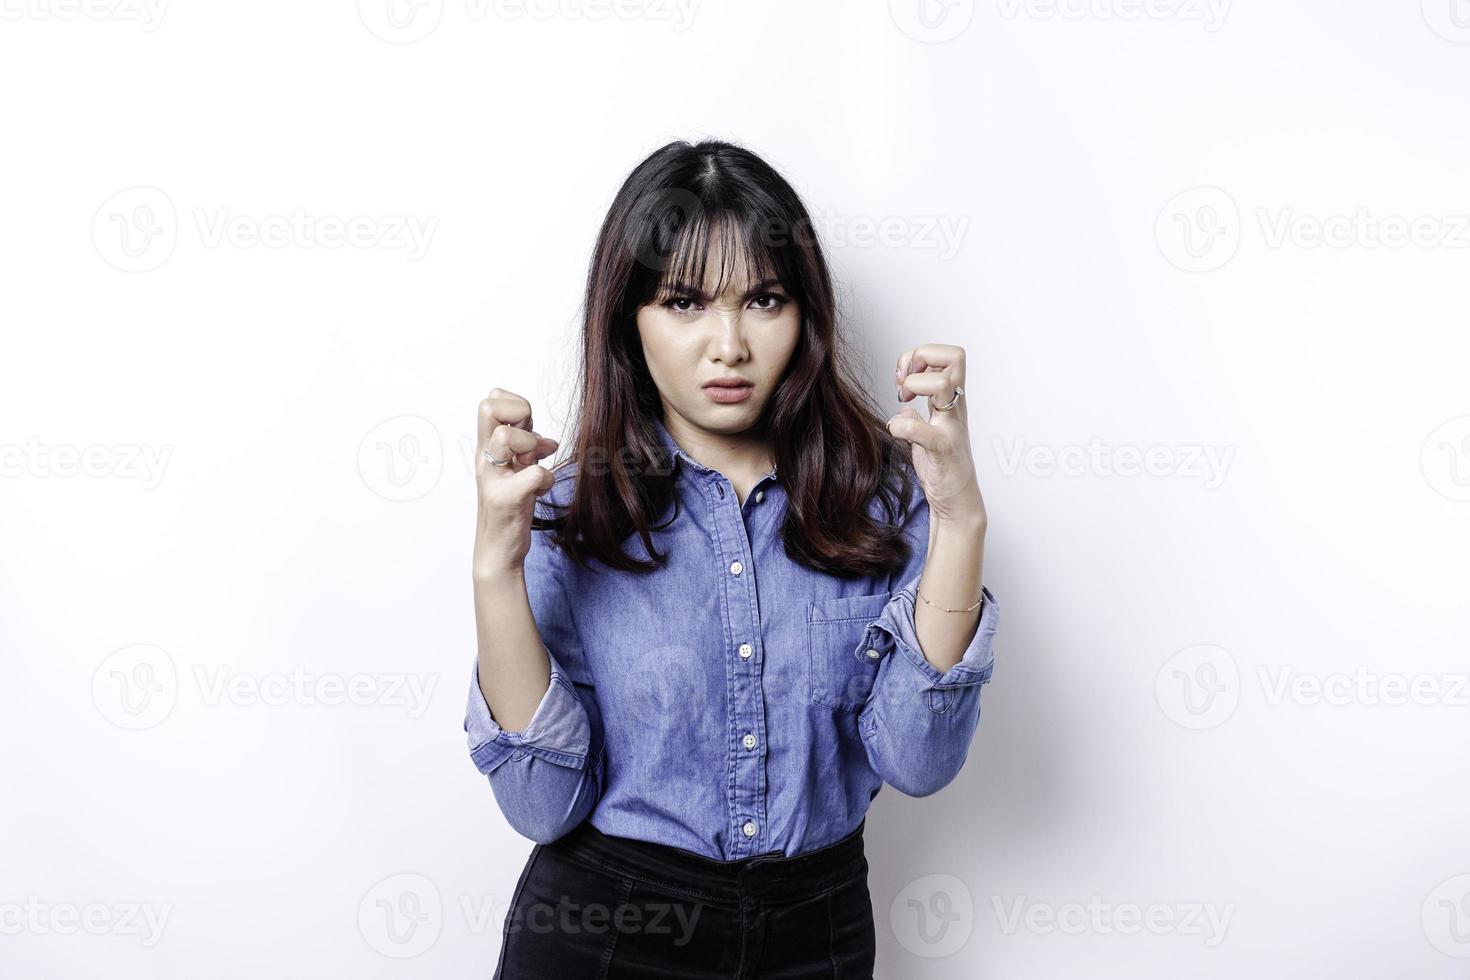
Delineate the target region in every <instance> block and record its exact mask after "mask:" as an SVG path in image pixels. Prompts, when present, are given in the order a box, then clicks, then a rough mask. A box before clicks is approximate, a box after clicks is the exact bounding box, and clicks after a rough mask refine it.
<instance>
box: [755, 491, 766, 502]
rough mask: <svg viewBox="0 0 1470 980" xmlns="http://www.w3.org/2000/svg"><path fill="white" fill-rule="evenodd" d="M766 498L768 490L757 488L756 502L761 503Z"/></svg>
mask: <svg viewBox="0 0 1470 980" xmlns="http://www.w3.org/2000/svg"><path fill="white" fill-rule="evenodd" d="M765 499H766V492H765V491H764V490H757V491H756V492H755V502H756V503H760V502H761V501H762V500H765Z"/></svg>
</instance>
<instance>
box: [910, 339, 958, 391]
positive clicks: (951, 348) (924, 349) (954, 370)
mask: <svg viewBox="0 0 1470 980" xmlns="http://www.w3.org/2000/svg"><path fill="white" fill-rule="evenodd" d="M899 368H900V370H901V373H902V374H903V375H904V376H905V377H907V376H908V375H910V374H923V373H925V372H927V371H943V372H944V373H945V374H947V375H949V377H950V379H951V380H952V381H953V382H954V383H955V384H957V385H963V384H964V383H965V349H964V348H963V347H956V346H955V345H954V344H920V345H919V346H918V347H915V348H914V349H913V350H910V351H905V352H904V354H903V356H902V357H901V358H900V359H899Z"/></svg>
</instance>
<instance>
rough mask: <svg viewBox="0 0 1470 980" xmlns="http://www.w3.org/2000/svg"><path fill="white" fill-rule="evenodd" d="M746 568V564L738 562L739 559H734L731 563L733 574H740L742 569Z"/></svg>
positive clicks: (731, 572)
mask: <svg viewBox="0 0 1470 980" xmlns="http://www.w3.org/2000/svg"><path fill="white" fill-rule="evenodd" d="M744 568H745V566H744V565H742V564H740V563H739V562H738V561H732V562H731V563H730V574H731V575H739V574H740V572H741V571H742V570H743V569H744Z"/></svg>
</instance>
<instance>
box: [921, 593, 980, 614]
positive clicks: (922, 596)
mask: <svg viewBox="0 0 1470 980" xmlns="http://www.w3.org/2000/svg"><path fill="white" fill-rule="evenodd" d="M914 595H916V596H918V597H919V598H920V599H924V593H922V592H920V591H919V590H918V589H917V588H915V589H914ZM924 601H925V602H926V603H929V605H931V606H933V607H934V608H935V609H943V610H944V611H945V612H973V611H974V610H975V608H976V607H977V606H979V605H980V603H981V602H984V601H985V590H984V589H981V590H980V601H979V602H976V603H975V605H974V606H967V607H966V608H964V609H947V608H945V607H944V606H941V605H938V604H937V603H933V602H929V600H928V599H924Z"/></svg>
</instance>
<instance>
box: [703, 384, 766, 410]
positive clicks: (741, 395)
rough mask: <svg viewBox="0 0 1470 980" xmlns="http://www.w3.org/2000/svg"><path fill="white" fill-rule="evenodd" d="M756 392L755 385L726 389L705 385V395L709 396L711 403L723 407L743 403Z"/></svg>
mask: <svg viewBox="0 0 1470 980" xmlns="http://www.w3.org/2000/svg"><path fill="white" fill-rule="evenodd" d="M754 390H755V386H754V385H738V386H735V387H726V386H725V385H705V386H704V393H705V394H706V395H708V396H709V399H710V401H713V402H719V403H720V404H721V405H733V404H735V403H736V402H743V401H745V399H747V398H749V397H750V393H751V392H752V391H754Z"/></svg>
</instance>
